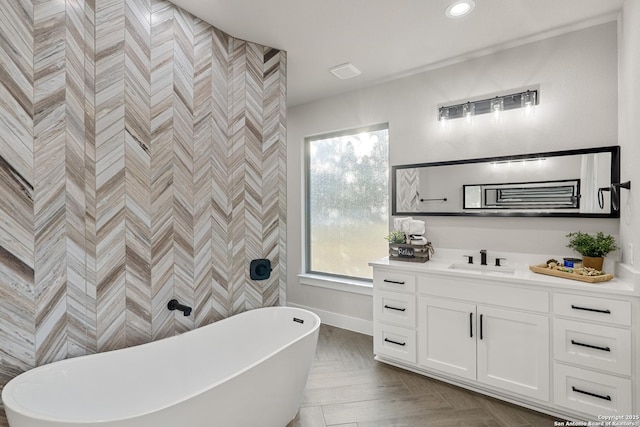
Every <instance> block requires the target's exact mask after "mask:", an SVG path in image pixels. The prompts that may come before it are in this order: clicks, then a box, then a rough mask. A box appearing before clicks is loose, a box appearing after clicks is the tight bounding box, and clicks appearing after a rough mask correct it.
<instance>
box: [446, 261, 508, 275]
mask: <svg viewBox="0 0 640 427" xmlns="http://www.w3.org/2000/svg"><path fill="white" fill-rule="evenodd" d="M449 269H450V270H463V271H472V272H476V273H498V274H513V273H515V270H514V269H513V268H509V267H495V266H493V265H479V264H465V263H460V264H451V265H450V266H449Z"/></svg>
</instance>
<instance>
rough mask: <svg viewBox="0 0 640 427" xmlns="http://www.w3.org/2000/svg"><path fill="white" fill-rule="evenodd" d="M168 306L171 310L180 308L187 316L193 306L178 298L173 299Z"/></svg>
mask: <svg viewBox="0 0 640 427" xmlns="http://www.w3.org/2000/svg"><path fill="white" fill-rule="evenodd" d="M167 308H168V309H169V310H172V311H173V310H180V311H181V312H182V313H183V314H184V315H185V316H189V315H190V314H191V310H192V309H191V307H187V306H186V305H182V304H180V303H179V302H178V300H177V299H172V300H171V301H169V304H167Z"/></svg>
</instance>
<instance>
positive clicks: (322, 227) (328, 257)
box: [305, 123, 389, 280]
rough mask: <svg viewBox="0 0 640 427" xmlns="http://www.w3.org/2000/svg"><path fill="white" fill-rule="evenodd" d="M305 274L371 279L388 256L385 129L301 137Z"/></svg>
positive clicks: (387, 172) (355, 130) (386, 141)
mask: <svg viewBox="0 0 640 427" xmlns="http://www.w3.org/2000/svg"><path fill="white" fill-rule="evenodd" d="M305 150H306V156H305V161H306V165H305V170H306V271H307V273H320V274H329V275H334V276H342V277H348V278H356V279H367V280H371V279H372V272H371V267H369V266H368V263H369V261H372V260H375V259H378V258H381V257H383V256H385V255H386V254H387V253H388V250H389V249H388V248H389V246H388V242H387V241H386V240H385V239H384V237H385V236H386V235H387V234H388V229H389V208H388V200H389V125H388V124H387V123H385V124H382V125H375V126H369V127H366V128H361V129H353V130H350V131H345V132H339V133H332V134H326V135H319V136H314V137H309V138H306V139H305Z"/></svg>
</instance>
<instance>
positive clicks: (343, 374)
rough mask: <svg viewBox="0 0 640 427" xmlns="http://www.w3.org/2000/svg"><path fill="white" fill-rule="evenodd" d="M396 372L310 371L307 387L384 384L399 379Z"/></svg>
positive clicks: (373, 370)
mask: <svg viewBox="0 0 640 427" xmlns="http://www.w3.org/2000/svg"><path fill="white" fill-rule="evenodd" d="M397 380H398V376H397V374H396V373H394V372H392V371H387V370H379V369H360V370H355V371H353V370H344V371H335V372H332V373H319V374H317V373H313V372H312V373H310V374H309V378H308V379H307V388H308V389H313V388H324V387H336V386H346V385H356V384H384V383H387V382H390V381H397Z"/></svg>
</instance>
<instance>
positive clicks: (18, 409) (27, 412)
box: [1, 306, 322, 425]
mask: <svg viewBox="0 0 640 427" xmlns="http://www.w3.org/2000/svg"><path fill="white" fill-rule="evenodd" d="M274 310H288V311H291V312H292V313H296V312H298V313H300V312H303V313H305V314H307V315H309V316H310V317H311V318H312V319H313V320H314V321H315V323H314V325H313V327H312V328H310V329H309V330H308V331H306V332H305V333H303V334H301V335H299V336H297V337H296V338H295V339H293V340H292V341H289V342H287V343H286V345H284V346H282V347H278V348H277V349H276V350H273V351H271V352H268V353H266V354H265V355H264V356H263V357H260V358H258V359H256V360H255V361H254V362H253V363H251V364H248V365H247V366H243V367H242V369H238V370H236V371H234V372H232V373H230V374H229V375H226V376H223V377H222V378H220V379H219V380H218V381H216V382H213V383H212V384H208V385H207V386H206V387H204V388H202V389H198V390H194V391H193V392H192V393H190V394H185V395H184V396H182V397H181V398H180V399H176V400H175V401H173V402H171V403H169V404H166V405H162V406H160V405H159V406H158V407H156V408H154V409H152V410H148V411H141V412H138V413H135V414H130V415H128V416H123V417H117V418H116V417H114V418H108V419H104V418H101V419H100V420H99V421H97V420H88V419H77V418H76V419H73V418H63V417H51V416H46V415H43V414H38V413H35V412H34V411H33V410H31V409H29V408H25V407H24V406H23V405H22V404H20V402H19V401H17V400H16V399H15V398H14V396H13V393H12V391H11V390H12V389H13V388H14V385H11V386H10V384H11V383H12V382H13V381H14V380H15V379H16V378H18V377H20V376H22V375H25V377H26V378H28V377H30V376H32V375H36V374H37V373H38V371H40V370H46V369H51V366H52V365H54V364H55V365H56V366H58V367H60V368H64V367H65V365H68V364H70V363H73V362H74V361H77V359H79V358H85V357H94V358H96V357H100V358H106V357H107V356H108V355H110V354H112V353H113V352H122V351H125V350H129V351H133V350H134V349H135V350H136V351H145V350H144V349H146V348H147V347H149V346H151V345H153V344H155V343H158V342H160V341H165V340H167V339H171V338H175V337H179V336H183V335H186V334H189V333H192V332H196V331H198V330H199V329H201V328H206V327H208V326H214V325H221V324H223V323H225V322H227V321H231V319H233V318H235V317H237V316H243V315H246V314H249V313H252V312H255V311H274ZM321 324H322V322H321V319H320V317H319V316H318V315H317V314H315V313H313V312H311V311H309V310H306V309H303V308H298V307H289V306H275V307H259V308H256V309H252V310H247V311H244V312H242V313H238V314H235V315H232V316H229V317H226V318H224V319H221V320H219V321H217V322H213V323H210V324H207V325H204V326H201V327H199V328H195V329H192V330H189V331H186V332H183V333H182V334H179V335H174V336H171V337H165V338H161V339H159V340H156V341H150V342H147V343H143V344H139V345H136V346H132V347H125V348H122V349H117V350H111V351H105V352H101V353H93V354H88V355H83V356H78V357H74V358H69V359H63V360H59V361H56V362H51V363H47V364H45V365H40V366H37V367H35V368H32V369H29V370H28V371H25V372H23V373H21V374H19V375H17V376H15V377H14V378H12V379H11V380H10V381H9V382H8V383H7V384H5V386H4V387H3V389H2V394H1V400H2V405H3V407H4V408H5V412H6V409H7V406H9V408H10V410H11V411H13V412H15V413H16V414H19V415H21V416H24V417H28V418H31V419H34V420H40V421H45V422H46V421H50V422H55V423H64V424H70V425H74V424H78V425H82V424H83V423H87V422H94V423H96V425H98V424H102V423H113V422H118V421H125V420H129V419H133V418H138V417H143V416H145V415H148V414H151V413H154V412H159V411H162V410H165V409H167V408H170V407H171V406H175V405H178V404H180V403H183V402H185V401H188V400H190V399H192V398H194V397H197V396H199V395H201V394H203V393H206V392H207V391H209V390H211V389H213V388H215V387H217V386H220V385H221V384H224V383H225V382H228V381H231V380H233V379H234V378H236V377H238V376H240V375H242V374H244V373H245V372H247V371H249V370H251V369H253V368H255V367H256V366H259V365H260V364H262V363H264V362H265V361H266V360H268V359H270V358H271V357H273V356H274V355H276V354H277V353H279V352H282V351H283V350H285V349H287V348H289V347H291V346H293V345H294V344H296V343H298V342H300V341H302V340H303V339H305V338H307V337H308V336H309V335H312V334H314V333H317V331H318V330H319V328H320V325H321ZM311 363H313V360H310V361H309V365H311ZM19 383H20V382H19V381H18V382H15V384H16V385H17V384H19ZM7 386H9V387H7ZM7 390H8V391H7ZM5 395H6V396H8V399H6V398H5ZM7 401H8V402H9V403H10V404H9V405H7Z"/></svg>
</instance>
